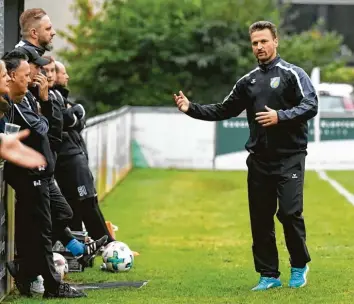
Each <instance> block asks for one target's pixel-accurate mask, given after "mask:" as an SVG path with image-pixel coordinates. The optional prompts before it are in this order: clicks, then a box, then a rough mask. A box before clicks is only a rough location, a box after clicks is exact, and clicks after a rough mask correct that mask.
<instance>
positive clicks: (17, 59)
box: [1, 50, 28, 73]
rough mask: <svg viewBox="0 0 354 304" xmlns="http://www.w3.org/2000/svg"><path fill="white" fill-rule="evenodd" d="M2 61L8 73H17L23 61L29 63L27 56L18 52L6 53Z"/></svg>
mask: <svg viewBox="0 0 354 304" xmlns="http://www.w3.org/2000/svg"><path fill="white" fill-rule="evenodd" d="M1 59H2V60H3V61H4V62H5V65H6V69H7V72H8V73H10V72H12V71H15V70H16V69H17V68H18V67H19V66H20V64H21V61H28V57H27V55H26V54H24V53H22V52H19V51H17V50H13V51H11V52H8V53H6V54H5V55H4V56H3V57H2V58H1Z"/></svg>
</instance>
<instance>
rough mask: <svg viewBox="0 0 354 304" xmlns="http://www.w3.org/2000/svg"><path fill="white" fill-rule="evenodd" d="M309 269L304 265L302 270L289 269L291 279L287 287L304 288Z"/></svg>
mask: <svg viewBox="0 0 354 304" xmlns="http://www.w3.org/2000/svg"><path fill="white" fill-rule="evenodd" d="M309 270H310V267H309V266H308V265H306V266H305V267H304V268H295V267H291V277H290V281H289V287H292V288H300V287H304V286H305V285H306V283H307V274H308V272H309Z"/></svg>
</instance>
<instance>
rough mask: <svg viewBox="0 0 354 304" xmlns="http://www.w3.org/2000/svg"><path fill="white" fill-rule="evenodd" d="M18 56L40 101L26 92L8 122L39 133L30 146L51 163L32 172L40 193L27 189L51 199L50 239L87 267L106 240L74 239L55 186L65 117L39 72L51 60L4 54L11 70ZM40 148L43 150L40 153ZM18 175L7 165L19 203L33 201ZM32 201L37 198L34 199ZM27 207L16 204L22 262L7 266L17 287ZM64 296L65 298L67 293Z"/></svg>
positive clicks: (30, 53) (23, 50)
mask: <svg viewBox="0 0 354 304" xmlns="http://www.w3.org/2000/svg"><path fill="white" fill-rule="evenodd" d="M18 54H22V55H25V56H26V58H28V61H29V67H30V73H29V78H30V82H29V87H30V88H32V89H33V88H35V87H36V88H37V89H38V90H37V95H38V99H37V98H35V97H34V96H33V94H31V93H30V92H29V91H27V93H26V94H25V96H24V97H23V100H22V101H20V102H19V103H15V104H14V105H13V111H12V112H11V113H10V115H9V119H10V120H11V121H14V122H15V123H16V124H18V125H21V127H24V128H25V127H28V128H30V129H31V130H32V129H33V131H35V132H37V133H39V134H40V139H41V140H39V139H33V140H32V141H31V144H32V145H33V148H35V149H37V150H39V152H43V154H44V155H45V156H46V157H47V163H48V166H47V167H45V168H44V167H41V168H38V170H36V171H35V172H32V171H31V172H29V174H30V175H31V177H33V176H35V178H36V181H34V182H33V185H34V187H35V188H36V190H37V189H39V190H41V191H39V193H37V192H36V190H33V189H31V187H28V189H27V190H28V191H35V193H36V195H37V196H39V197H41V199H42V200H43V201H45V202H44V203H43V204H44V206H46V204H47V203H46V201H47V200H48V199H49V202H50V212H51V215H50V216H49V217H48V218H47V219H46V221H47V222H51V225H50V226H51V231H50V233H51V240H58V239H59V240H60V241H61V242H62V243H63V245H64V246H66V248H67V249H68V250H69V251H71V252H72V253H73V255H74V256H75V257H77V258H78V259H79V261H80V263H83V264H86V265H87V263H88V262H89V260H90V259H92V258H93V257H94V255H95V254H96V252H97V251H98V250H99V248H100V247H101V246H102V245H104V243H105V242H106V239H107V237H106V236H104V237H102V238H101V239H99V240H97V241H95V242H91V243H88V244H82V243H80V242H79V241H78V240H76V239H75V238H74V236H73V235H72V234H71V231H70V229H69V228H68V224H69V222H70V220H71V218H72V210H71V208H70V206H69V205H68V203H67V202H66V200H65V199H64V197H63V196H62V194H61V193H60V190H59V189H58V187H57V186H56V185H55V183H54V176H53V173H54V172H53V171H54V167H55V157H54V154H53V150H52V149H53V144H52V142H53V138H56V141H55V142H60V141H61V132H62V117H61V115H60V114H61V112H60V109H59V112H58V110H57V109H56V107H55V102H54V100H53V98H52V97H51V96H50V95H49V93H48V81H47V79H46V77H45V76H44V75H43V74H41V73H40V68H41V67H42V66H44V65H46V64H48V63H49V60H48V59H45V58H42V57H40V56H39V55H38V54H37V52H36V51H35V49H34V48H33V47H29V46H23V47H19V48H17V49H15V50H14V51H13V52H11V53H9V54H7V55H5V57H4V59H5V62H6V63H7V64H9V66H10V67H11V62H12V60H16V58H17V57H18V56H19V55H18ZM38 106H40V108H41V110H40V111H41V113H42V114H43V115H44V116H45V118H44V117H43V115H40V113H39V107H38ZM48 145H49V147H48ZM41 149H44V150H43V151H41ZM18 173H19V174H16V170H14V169H13V168H11V167H10V166H8V169H7V170H6V171H5V174H6V177H7V181H8V182H9V184H10V185H11V186H12V187H13V188H14V189H15V191H16V196H17V197H19V198H18V201H20V202H22V200H23V201H25V200H26V197H27V200H32V197H31V196H29V195H27V196H26V195H25V194H26V191H24V189H23V188H22V187H21V186H20V184H18V182H20V179H19V178H18V175H20V173H21V174H22V175H25V174H26V173H27V172H22V171H21V172H18ZM23 193H25V194H23ZM22 194H23V195H22ZM27 194H28V193H27ZM37 196H36V197H37ZM33 199H35V197H34V196H33ZM36 199H38V198H36ZM24 204H26V202H25V203H23V204H16V221H15V225H16V248H17V251H18V254H19V259H16V260H15V261H14V262H9V263H8V269H9V271H10V273H11V275H12V276H13V277H14V278H15V281H16V282H17V284H16V286H21V283H18V281H21V280H22V281H23V278H21V276H19V275H18V273H19V272H21V264H22V265H23V264H24V263H25V262H23V261H22V260H23V259H22V256H26V254H25V253H24V252H25V251H26V250H27V249H28V246H25V244H27V239H26V227H24V225H25V224H24V223H25V222H26V221H25V219H27V214H26V213H25V212H23V210H22V209H21V206H23V205H24ZM17 206H19V208H17ZM18 209H19V210H18ZM45 216H48V214H47V213H46V214H45ZM43 229H44V228H43ZM22 230H23V231H22ZM47 241H48V240H47ZM51 244H52V242H51ZM43 277H44V275H43ZM18 278H20V279H18ZM26 279H27V280H29V283H30V282H31V281H33V279H34V278H33V277H31V276H27V277H26ZM44 279H45V278H44ZM45 280H46V279H45ZM25 283H26V284H22V285H25V289H24V288H23V287H22V288H21V287H20V288H18V289H19V290H20V292H21V294H25V295H29V294H30V293H29V292H28V290H27V287H28V281H27V282H25ZM44 295H45V296H46V297H56V296H59V297H60V296H61V293H60V292H59V293H57V294H55V293H54V294H53V292H51V291H49V292H47V293H45V294H44ZM63 296H66V295H65V293H64V295H63ZM80 296H82V295H80Z"/></svg>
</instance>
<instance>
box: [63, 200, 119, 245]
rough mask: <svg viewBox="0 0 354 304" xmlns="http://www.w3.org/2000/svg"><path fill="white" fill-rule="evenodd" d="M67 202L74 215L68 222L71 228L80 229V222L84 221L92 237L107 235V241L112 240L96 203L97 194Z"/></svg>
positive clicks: (96, 238) (95, 238)
mask: <svg viewBox="0 0 354 304" xmlns="http://www.w3.org/2000/svg"><path fill="white" fill-rule="evenodd" d="M68 202H69V204H70V206H71V208H72V209H73V211H74V216H73V219H72V222H71V224H70V228H71V229H72V230H78V231H80V230H82V222H84V224H85V228H86V230H87V232H88V235H89V236H90V237H91V238H92V239H94V240H98V239H99V238H101V237H102V236H104V235H107V236H108V241H107V242H108V243H110V242H112V241H114V239H113V238H112V236H111V234H110V233H109V231H108V228H107V225H106V221H105V219H104V217H103V214H102V212H101V209H100V207H99V205H98V200H97V196H94V197H90V198H86V199H84V200H78V199H74V200H68Z"/></svg>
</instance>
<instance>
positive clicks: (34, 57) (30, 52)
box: [15, 45, 50, 67]
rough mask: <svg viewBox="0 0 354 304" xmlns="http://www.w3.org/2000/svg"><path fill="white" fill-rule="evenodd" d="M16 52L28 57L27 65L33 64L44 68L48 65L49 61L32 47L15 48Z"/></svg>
mask: <svg viewBox="0 0 354 304" xmlns="http://www.w3.org/2000/svg"><path fill="white" fill-rule="evenodd" d="M15 50H16V51H19V52H21V53H23V54H26V55H27V57H28V62H29V63H34V64H36V65H39V66H41V67H42V66H45V65H47V64H49V63H50V60H49V59H47V58H43V57H41V56H40V55H39V54H38V52H37V51H36V49H35V48H34V47H31V46H28V45H23V46H19V47H17V48H15Z"/></svg>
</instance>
